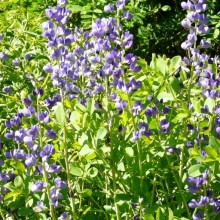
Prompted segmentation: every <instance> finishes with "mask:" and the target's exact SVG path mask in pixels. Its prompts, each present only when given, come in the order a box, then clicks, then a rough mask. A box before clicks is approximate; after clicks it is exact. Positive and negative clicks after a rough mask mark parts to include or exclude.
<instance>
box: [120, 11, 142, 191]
mask: <svg viewBox="0 0 220 220" xmlns="http://www.w3.org/2000/svg"><path fill="white" fill-rule="evenodd" d="M116 18H117V27H118V32H119V37H120V35H121V33H120V11H119V10H117V15H116ZM121 47H122V49H121V51H122V53H121V54H122V63H123V57H124V54H125V49H124V46H123V42H121ZM123 80H124V81H125V82H127V81H128V79H127V76H126V74H124V75H123ZM126 95H127V99H128V108H129V112H130V114H131V119H132V123H133V129H134V132H137V124H136V122H135V118H134V115H133V114H132V106H131V100H130V96H129V94H128V91H127V90H126ZM136 143H137V153H138V167H139V172H140V193H141V194H142V192H143V170H142V161H141V153H142V150H141V146H140V144H139V142H138V141H137V142H136Z"/></svg>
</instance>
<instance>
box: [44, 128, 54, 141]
mask: <svg viewBox="0 0 220 220" xmlns="http://www.w3.org/2000/svg"><path fill="white" fill-rule="evenodd" d="M46 136H47V137H48V138H51V139H55V138H56V137H57V135H56V132H55V131H54V130H53V129H51V128H49V129H47V131H46Z"/></svg>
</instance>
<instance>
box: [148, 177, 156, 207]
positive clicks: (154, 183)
mask: <svg viewBox="0 0 220 220" xmlns="http://www.w3.org/2000/svg"><path fill="white" fill-rule="evenodd" d="M156 179H157V176H156V175H155V176H154V179H153V190H152V196H151V201H150V207H152V205H153V202H154V193H155V189H156Z"/></svg>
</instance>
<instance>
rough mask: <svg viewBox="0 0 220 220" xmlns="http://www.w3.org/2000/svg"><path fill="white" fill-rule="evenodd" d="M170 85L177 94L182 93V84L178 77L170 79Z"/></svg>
mask: <svg viewBox="0 0 220 220" xmlns="http://www.w3.org/2000/svg"><path fill="white" fill-rule="evenodd" d="M170 85H171V88H172V89H173V91H174V92H175V93H179V92H180V82H179V80H178V79H177V78H176V77H174V76H172V77H171V78H170Z"/></svg>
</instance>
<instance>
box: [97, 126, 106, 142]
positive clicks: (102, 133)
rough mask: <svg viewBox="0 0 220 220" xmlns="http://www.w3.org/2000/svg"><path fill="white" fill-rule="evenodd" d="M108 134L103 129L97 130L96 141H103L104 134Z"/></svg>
mask: <svg viewBox="0 0 220 220" xmlns="http://www.w3.org/2000/svg"><path fill="white" fill-rule="evenodd" d="M107 133H108V131H107V129H106V128H104V127H101V128H99V130H98V132H97V137H96V139H97V140H103V139H104V137H105V136H106V134H107Z"/></svg>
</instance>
